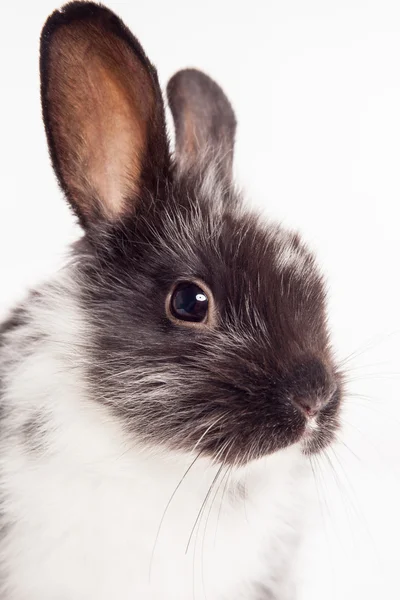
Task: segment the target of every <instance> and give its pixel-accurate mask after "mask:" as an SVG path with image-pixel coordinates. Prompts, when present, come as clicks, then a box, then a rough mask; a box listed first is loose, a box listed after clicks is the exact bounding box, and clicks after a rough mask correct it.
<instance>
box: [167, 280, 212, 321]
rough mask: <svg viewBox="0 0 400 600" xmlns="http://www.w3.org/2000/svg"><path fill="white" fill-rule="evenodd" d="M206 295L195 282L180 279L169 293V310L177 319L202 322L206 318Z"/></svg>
mask: <svg viewBox="0 0 400 600" xmlns="http://www.w3.org/2000/svg"><path fill="white" fill-rule="evenodd" d="M208 302H209V300H208V296H207V294H206V293H205V292H204V290H202V289H201V287H199V286H198V285H197V284H196V283H193V282H191V281H182V282H181V283H178V285H177V286H176V287H175V289H174V291H173V292H172V295H171V300H170V312H171V315H172V316H173V317H174V318H175V319H178V320H179V321H191V322H192V323H202V322H204V321H205V320H206V318H207V313H208Z"/></svg>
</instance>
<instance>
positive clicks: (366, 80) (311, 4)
mask: <svg viewBox="0 0 400 600" xmlns="http://www.w3.org/2000/svg"><path fill="white" fill-rule="evenodd" d="M108 4H109V6H110V7H111V8H113V9H114V10H115V11H116V12H118V13H119V14H120V16H122V18H123V19H124V20H125V21H126V23H127V24H128V25H129V26H130V27H131V29H132V30H133V32H134V33H135V34H136V35H137V36H138V37H139V39H140V40H141V42H142V43H143V45H144V47H145V49H146V51H147V53H148V54H149V56H150V58H151V60H152V61H153V62H155V63H156V65H157V67H158V69H159V75H160V80H161V83H162V85H163V86H165V84H166V82H167V80H168V78H169V77H170V76H171V75H172V74H173V73H174V71H176V70H178V69H179V68H182V67H185V66H195V67H198V68H201V69H203V70H205V71H206V72H208V73H209V74H211V75H212V76H213V77H214V78H215V79H216V80H217V81H219V82H220V84H222V86H223V87H224V88H225V90H226V92H227V94H228V96H229V97H230V98H231V99H232V103H233V105H234V107H235V109H236V112H237V115H238V121H239V129H238V137H237V153H236V170H237V175H238V179H239V182H240V183H241V184H242V185H243V186H244V187H245V189H246V190H247V194H248V196H249V199H250V200H251V201H253V202H255V203H257V204H259V205H260V204H261V205H262V206H263V207H265V210H266V212H267V213H268V214H269V215H271V216H273V217H275V218H278V219H279V220H282V221H283V222H285V223H287V224H289V225H290V226H295V227H297V228H298V229H300V230H301V231H302V232H303V233H304V236H305V238H306V239H307V240H308V241H309V242H310V243H311V245H312V246H313V247H314V248H315V249H316V251H317V254H318V256H319V259H320V263H321V265H322V267H323V269H324V271H325V272H326V274H327V277H328V280H329V289H330V320H331V327H332V334H333V340H334V343H335V346H336V348H337V351H338V356H339V357H340V358H345V357H346V356H347V355H349V354H350V353H352V352H355V353H356V354H355V357H354V358H353V360H352V361H351V362H350V363H349V368H351V370H350V376H351V377H352V379H353V381H352V383H351V386H350V389H349V394H348V398H347V399H346V408H345V414H344V426H343V432H342V434H341V440H343V442H344V443H345V444H346V446H345V445H344V444H339V445H338V447H337V448H335V450H334V451H335V453H336V456H334V454H333V452H332V451H331V452H330V459H331V464H330V463H329V461H328V460H326V459H324V460H320V464H319V469H318V473H317V474H318V477H317V484H318V496H317V499H318V502H319V506H320V508H318V509H317V510H316V511H315V513H314V517H315V519H314V521H315V522H314V526H313V528H312V530H311V531H310V536H309V543H308V548H307V554H306V557H305V560H304V564H303V565H302V569H301V571H302V581H303V588H304V589H303V592H302V598H303V599H304V600H317V599H318V600H321V599H324V600H330V599H333V598H335V599H340V600H350V599H351V600H354V599H355V598H356V599H358V598H360V599H362V600H367V599H369V598H371V599H372V598H374V599H375V598H385V599H391V598H393V599H395V598H400V578H399V576H398V575H399V573H398V572H399V568H400V551H399V541H400V516H399V513H400V434H399V431H400V407H399V405H400V398H399V391H400V364H399V363H400V358H399V354H400V352H399V342H400V317H399V304H400V284H399V265H398V262H399V250H400V249H399V245H400V244H399V238H400V236H399V218H400V208H399V197H400V178H399V167H400V12H399V11H400V6H399V8H398V2H397V1H395V0H393V1H392V2H388V1H385V0H373V1H367V0H364V1H359V2H357V1H356V0H329V1H326V0H325V1H324V0H319V1H317V0H315V1H312V0H302V1H298V0H279V1H278V0H276V1H274V2H271V1H265V2H261V1H258V2H256V1H255V0H246V1H245V2H234V1H232V0H223V1H222V0H221V1H219V2H218V1H215V0H214V1H212V2H211V1H209V0H203V1H202V2H193V1H189V0H170V1H169V2H166V1H165V0H141V1H139V0H131V1H130V2H116V1H112V0H110V1H109V2H108ZM56 6H57V5H56V4H55V3H54V0H46V1H45V0H40V1H39V0H35V1H33V0H30V1H28V0H24V1H22V2H18V3H16V2H7V4H6V5H5V6H2V18H1V23H0V64H1V78H0V106H1V111H0V131H1V143H0V153H1V163H0V164H1V202H0V274H1V278H0V282H1V283H0V286H1V292H0V318H1V317H2V316H4V315H5V313H6V311H7V309H8V308H9V307H11V306H12V305H13V303H14V302H15V300H16V299H18V298H20V297H22V296H23V293H24V291H25V290H26V288H27V287H28V286H31V285H34V284H35V283H37V282H38V281H39V280H41V279H42V278H44V277H46V276H48V275H49V274H51V272H52V271H53V270H54V269H55V268H57V265H59V264H60V260H61V259H62V256H63V252H64V250H65V247H66V244H67V243H68V242H69V241H70V240H72V239H74V237H76V235H77V234H78V229H77V227H76V226H75V225H74V220H73V218H72V216H71V214H70V213H69V210H68V209H67V207H66V205H65V203H64V202H63V200H62V196H61V193H60V192H59V190H58V188H57V185H56V182H55V178H54V176H53V174H52V171H51V168H50V164H49V159H48V156H47V150H46V145H45V137H44V131H43V128H42V124H41V117H40V103H39V81H38V40H39V34H40V29H41V26H42V24H43V22H44V20H45V18H46V16H47V15H48V14H49V13H50V12H51V11H52V10H53V9H54V8H56ZM353 453H354V454H353ZM339 461H340V462H339ZM332 466H333V467H334V468H335V474H332ZM322 473H324V475H323V478H322Z"/></svg>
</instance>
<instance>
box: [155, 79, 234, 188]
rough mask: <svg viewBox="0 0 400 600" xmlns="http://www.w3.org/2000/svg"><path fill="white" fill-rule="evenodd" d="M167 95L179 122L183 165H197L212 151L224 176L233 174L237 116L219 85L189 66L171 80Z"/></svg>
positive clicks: (180, 162) (178, 150)
mask: <svg viewBox="0 0 400 600" xmlns="http://www.w3.org/2000/svg"><path fill="white" fill-rule="evenodd" d="M167 95H168V102H169V105H170V108H171V112H172V116H173V118H174V123H175V131H176V149H175V154H176V160H177V162H178V165H179V167H180V168H182V169H187V168H192V167H196V165H197V164H198V163H199V161H200V162H201V161H202V160H203V159H204V158H205V157H207V156H210V154H211V155H212V158H213V159H216V160H218V162H219V165H220V167H221V168H222V170H223V173H224V175H226V176H228V177H230V176H231V172H232V162H233V148H234V142H235V131H236V118H235V114H234V112H233V109H232V106H231V104H230V102H229V100H228V98H227V97H226V96H225V94H224V92H223V91H222V89H221V88H220V87H219V85H218V84H217V83H215V81H213V80H212V79H211V78H210V77H208V76H207V75H205V74H204V73H202V72H201V71H197V70H196V69H185V70H183V71H178V73H176V74H175V75H174V76H173V77H172V78H171V79H170V81H169V83H168V87H167Z"/></svg>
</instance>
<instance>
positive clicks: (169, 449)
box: [0, 2, 343, 600]
mask: <svg viewBox="0 0 400 600" xmlns="http://www.w3.org/2000/svg"><path fill="white" fill-rule="evenodd" d="M40 74H41V98H42V109H43V121H44V126H45V131H46V135H47V140H48V147H49V152H50V157H51V161H52V165H53V167H54V171H55V173H56V176H57V179H58V182H59V184H60V187H61V189H62V191H63V193H64V195H65V197H66V200H67V201H68V203H69V205H70V207H71V208H72V210H73V212H74V214H75V216H76V218H77V219H78V221H79V223H80V225H81V226H82V230H83V234H82V237H81V238H80V239H79V240H78V241H77V242H75V244H74V245H73V246H72V247H71V249H70V254H69V259H68V262H67V264H66V265H65V266H64V267H63V268H62V269H61V270H60V271H59V272H58V273H57V274H55V275H54V276H53V277H52V278H50V279H49V281H47V282H45V283H44V284H41V285H40V286H38V287H37V289H35V290H33V291H32V292H31V293H30V295H29V296H28V297H27V298H26V300H25V301H24V302H22V303H21V304H20V305H19V306H18V307H17V308H16V309H15V310H14V312H12V313H11V315H10V317H9V319H8V320H7V321H6V322H5V323H3V325H2V326H1V333H0V431H1V435H0V440H1V442H0V597H1V599H2V600H110V599H111V598H112V599H113V600H139V599H140V600H150V599H151V600H169V599H170V600H172V599H173V600H188V599H189V598H196V599H200V598H207V600H266V599H269V600H271V599H274V600H289V599H290V600H293V598H295V595H296V588H297V587H298V585H297V574H296V558H297V556H298V553H299V548H300V546H301V542H302V539H303V536H304V534H305V532H304V529H305V527H304V512H305V511H306V509H307V495H306V494H305V493H304V490H305V487H306V483H305V482H306V480H307V477H308V468H309V457H310V456H311V455H313V454H315V453H318V452H320V451H321V450H322V449H323V448H325V447H326V446H328V445H329V444H331V443H332V442H333V440H334V439H335V435H336V432H337V430H338V428H339V427H340V408H341V405H342V398H343V382H342V376H341V373H340V370H339V368H338V365H337V364H336V362H335V358H334V352H333V349H332V347H331V342H330V337H329V331H328V325H327V310H326V284H325V281H324V277H323V276H322V274H321V273H320V270H319V268H318V266H317V263H316V259H315V258H314V255H313V253H312V252H311V251H310V250H309V249H308V248H307V246H306V245H305V244H304V242H303V241H302V240H301V238H300V236H299V234H297V233H295V232H292V231H289V230H286V229H284V228H283V227H282V226H281V225H278V224H274V223H272V222H270V221H269V220H268V219H265V218H264V217H263V216H262V214H261V213H260V214H259V213H258V212H256V211H254V210H253V209H250V208H247V207H246V204H245V201H244V199H243V194H242V192H241V191H240V190H239V189H238V187H237V186H236V185H235V183H234V180H233V152H234V139H235V130H236V118H235V115H234V112H233V109H232V107H231V104H230V102H229V101H228V99H227V97H226V96H225V94H224V92H223V91H222V90H221V88H220V87H219V86H218V85H217V84H216V83H215V82H214V81H213V80H212V79H210V78H209V77H208V76H207V75H205V74H204V73H202V72H200V71H197V70H195V69H185V70H182V71H180V72H178V73H176V74H175V75H174V76H173V77H172V79H171V80H170V81H169V83H168V86H167V98H168V103H169V107H170V110H171V112H172V116H173V122H174V129H175V147H174V152H173V153H172V151H171V148H170V143H169V138H168V133H167V128H166V121H165V109H164V102H163V96H162V92H161V89H160V86H159V83H158V77H157V72H156V70H155V68H154V67H153V65H152V64H151V62H150V61H149V59H148V58H147V56H146V54H145V53H144V51H143V49H142V47H141V45H140V43H139V42H138V40H137V39H136V38H135V37H134V36H133V35H132V34H131V32H130V31H129V29H128V28H127V27H126V26H125V25H124V23H123V22H122V21H121V20H120V19H119V18H118V17H117V16H116V15H115V14H113V13H112V12H111V11H110V10H109V9H107V8H106V7H104V6H102V5H98V4H94V3H91V2H87V3H86V2H72V3H69V4H66V5H65V6H64V7H63V8H62V9H60V10H56V11H55V12H54V13H53V14H52V15H51V16H50V17H49V18H48V20H47V22H46V24H45V25H44V28H43V32H42V36H41V47H40Z"/></svg>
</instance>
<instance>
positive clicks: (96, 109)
mask: <svg viewBox="0 0 400 600" xmlns="http://www.w3.org/2000/svg"><path fill="white" fill-rule="evenodd" d="M88 76H89V77H88V90H90V96H91V97H92V102H93V106H92V111H91V114H88V115H87V119H86V121H85V123H84V126H83V131H84V133H85V137H84V139H83V140H82V142H83V144H82V153H83V156H82V159H81V164H82V165H87V173H86V179H87V184H88V185H89V186H90V189H91V190H92V192H94V193H95V194H96V196H97V198H98V200H99V202H100V203H101V207H102V210H103V212H104V213H105V215H106V216H108V217H109V218H116V217H118V216H119V215H120V214H122V213H123V212H124V207H125V201H126V200H127V199H128V198H129V197H132V196H134V195H135V194H136V193H137V192H138V189H139V179H140V170H141V156H142V153H143V150H144V147H145V131H144V129H145V125H146V124H145V123H142V125H140V124H139V123H138V121H137V115H136V114H135V111H134V107H133V106H132V103H130V102H129V99H128V97H127V95H126V90H125V89H124V88H123V87H122V86H121V85H120V83H119V82H118V79H117V78H114V77H113V74H112V73H110V72H109V71H108V70H106V69H105V68H104V66H103V65H102V64H101V63H99V64H98V65H97V66H94V67H93V69H92V70H91V71H90V72H88ZM88 104H90V102H89V103H88Z"/></svg>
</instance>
